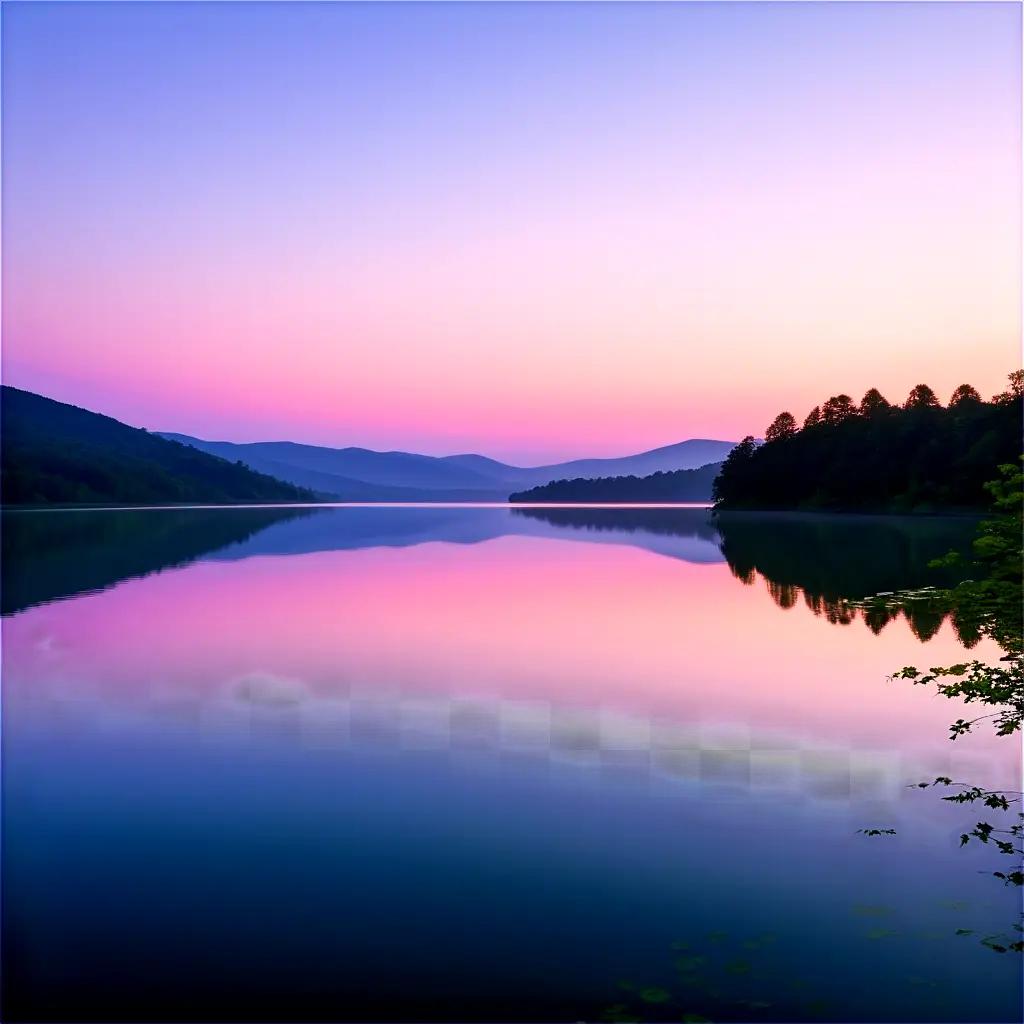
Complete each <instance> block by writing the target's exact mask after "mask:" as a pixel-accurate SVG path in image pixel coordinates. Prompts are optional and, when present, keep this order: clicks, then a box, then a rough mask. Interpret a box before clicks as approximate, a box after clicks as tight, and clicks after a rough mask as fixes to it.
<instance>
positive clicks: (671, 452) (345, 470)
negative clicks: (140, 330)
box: [160, 433, 734, 501]
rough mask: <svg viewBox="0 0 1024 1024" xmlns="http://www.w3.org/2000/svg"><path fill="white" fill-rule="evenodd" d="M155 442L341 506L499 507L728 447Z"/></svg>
mask: <svg viewBox="0 0 1024 1024" xmlns="http://www.w3.org/2000/svg"><path fill="white" fill-rule="evenodd" d="M160 436H161V437H165V438H168V439H169V440H174V441H178V442H179V443H181V444H187V445H191V446H192V447H194V448H198V449H199V450H200V451H204V452H207V453H209V454H211V455H217V456H219V457H220V458H223V459H228V460H229V461H231V462H235V461H239V462H242V463H243V464H245V465H247V466H249V467H251V468H252V469H254V470H257V471H259V472H262V473H267V474H270V475H271V476H275V477H277V478H279V479H281V480H287V481H289V482H290V483H293V484H296V485H298V486H302V487H309V488H310V489H312V490H314V491H317V492H318V493H320V494H322V495H324V496H330V497H333V498H335V499H337V500H341V501H505V500H506V499H507V498H508V495H509V492H510V491H513V490H520V489H528V488H531V487H537V486H543V485H545V484H548V483H551V482H552V481H554V480H561V479H566V478H585V479H595V478H597V477H610V476H638V475H639V476H649V475H651V474H652V473H656V472H674V471H677V470H682V469H698V468H700V467H702V466H706V465H709V464H710V463H717V462H721V461H722V460H723V459H724V458H725V457H726V455H728V453H729V452H730V451H731V450H732V448H733V446H734V445H733V442H731V441H716V440H709V439H704V438H699V439H693V440H688V441H682V442H679V443H678V444H673V445H666V446H664V447H662V448H655V449H652V450H651V451H647V452H640V453H639V454H637V455H627V456H622V457H619V458H605V459H575V460H572V461H570V462H562V463H554V464H552V465H545V466H513V465H509V464H507V463H504V462H500V461H498V460H497V459H491V458H488V457H487V456H484V455H475V454H466V455H446V456H432V455H417V454H414V453H411V452H399V451H391V452H377V451H371V450H370V449H367V448H355V447H349V448H328V447H323V446H319V445H307V444H297V443H295V442H292V441H257V442H250V443H243V444H238V443H234V442H231V441H206V440H203V439H201V438H196V437H190V436H189V435H186V434H172V433H163V434H161V435H160Z"/></svg>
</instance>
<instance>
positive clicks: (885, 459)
mask: <svg viewBox="0 0 1024 1024" xmlns="http://www.w3.org/2000/svg"><path fill="white" fill-rule="evenodd" d="M1022 396H1024V371H1020V370H1017V371H1015V372H1014V373H1012V374H1010V383H1009V387H1008V389H1007V390H1006V391H1004V392H1002V393H1001V394H998V395H995V396H993V398H992V399H991V400H990V401H987V402H986V401H984V400H983V399H982V398H981V396H980V395H979V394H978V392H977V391H976V390H975V389H974V388H972V387H971V386H970V385H967V384H962V385H961V386H960V387H958V388H957V389H956V390H955V391H954V392H953V394H952V396H951V398H950V400H949V403H948V404H947V405H946V406H942V405H941V404H940V402H939V400H938V398H937V397H936V395H935V392H934V391H933V390H932V389H931V388H930V387H928V385H927V384H919V385H917V387H915V388H914V389H913V390H912V391H911V392H910V395H909V396H908V397H907V399H906V401H905V402H904V403H903V404H902V405H892V404H890V403H889V402H888V401H887V400H886V399H885V398H884V397H883V396H882V394H881V393H880V392H879V391H878V390H877V389H876V388H871V389H870V390H869V391H868V392H867V393H866V394H865V395H864V397H863V398H862V399H861V401H860V403H859V404H858V403H855V402H854V401H853V399H852V398H851V397H850V396H849V395H835V396H833V397H832V398H830V399H829V400H828V401H827V402H825V403H824V404H823V405H821V406H815V407H814V408H813V409H812V410H811V411H810V413H809V414H808V415H807V417H806V418H805V419H804V421H803V425H802V426H799V425H798V423H797V420H796V417H794V416H793V414H792V413H789V412H781V413H779V415H778V416H776V417H775V419H774V420H773V421H772V423H771V425H770V426H769V427H768V429H767V430H766V431H765V439H764V442H763V443H759V442H758V441H757V440H756V439H755V438H753V437H746V438H744V439H743V441H741V442H740V443H739V444H738V445H737V446H736V447H735V448H734V449H733V450H732V451H731V452H730V453H729V456H728V458H727V459H726V460H725V462H724V463H723V464H722V470H721V473H720V474H719V476H718V478H717V479H716V480H715V482H714V499H715V508H716V509H794V508H796V509H822V510H849V511H890V512H927V511H932V510H937V509H963V510H974V509H983V508H986V507H987V506H988V504H989V501H990V496H989V495H988V493H987V492H986V490H985V484H986V482H987V481H989V480H991V479H992V477H993V476H994V475H995V471H996V467H997V466H999V465H1001V464H1004V463H1013V462H1014V461H1015V460H1016V459H1017V457H1018V456H1019V454H1020V451H1021V407H1022V401H1021V400H1022Z"/></svg>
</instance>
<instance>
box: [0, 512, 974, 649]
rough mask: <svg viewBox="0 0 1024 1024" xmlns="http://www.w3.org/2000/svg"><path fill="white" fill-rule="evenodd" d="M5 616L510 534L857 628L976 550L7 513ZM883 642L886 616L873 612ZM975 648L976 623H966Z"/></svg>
mask: <svg viewBox="0 0 1024 1024" xmlns="http://www.w3.org/2000/svg"><path fill="white" fill-rule="evenodd" d="M2 527H3V528H2V545H3V592H2V594H3V596H2V610H3V613H4V614H10V613H12V612H16V611H19V610H21V609H23V608H27V607H31V606H32V605H34V604H40V603H45V602H47V601H51V600H58V599H60V598H63V597H67V596H70V595H74V594H78V593H83V592H88V591H93V590H102V589H105V588H106V587H109V586H113V585H114V584H116V583H118V582H119V581H121V580H124V579H130V578H133V577H139V576H145V575H148V574H149V573H152V572H159V571H161V570H163V569H166V568H171V567H175V566H182V565H186V564H188V563H189V562H193V561H202V560H225V561H227V560H241V559H246V558H252V557H258V556H270V555H276V556H282V555H299V554H311V553H314V552H323V551H346V550H348V551H350V550H359V549H364V548H378V547H408V546H415V545H419V544H426V543H448V544H479V543H485V542H488V541H493V540H495V539H497V538H499V537H505V536H534V537H548V538H558V539H565V540H577V541H583V542H586V543H609V544H624V545H629V546H632V547H638V548H642V549H643V550H645V551H649V552H651V553H653V554H658V555H662V556H665V557H669V558H676V559H679V560H681V561H685V562H690V563H694V564H709V563H715V562H721V561H723V560H725V561H727V562H728V564H729V568H730V570H731V571H732V574H733V576H735V577H736V578H737V579H738V580H740V581H741V582H743V583H744V584H748V585H752V584H754V583H756V582H757V580H758V579H759V578H760V579H763V580H764V582H765V584H766V588H767V591H768V593H769V594H770V595H771V597H772V599H773V600H774V601H775V603H776V604H777V605H778V606H779V607H780V608H783V609H787V608H791V607H793V605H795V604H796V603H797V601H799V600H801V599H802V600H803V601H804V602H805V603H806V605H807V607H809V608H810V609H812V610H813V611H814V612H815V614H817V615H822V616H824V617H825V618H827V619H828V621H830V622H833V623H836V624H841V625H845V624H849V623H850V622H852V621H854V620H856V619H857V618H858V617H859V616H860V613H858V612H857V611H856V610H855V609H853V608H851V607H850V606H849V603H848V602H849V601H850V600H856V599H860V598H863V597H867V596H869V595H872V594H875V593H878V592H880V591H885V590H896V589H899V588H905V587H918V586H924V585H931V586H943V585H946V584H947V583H953V582H956V580H957V579H958V578H960V577H959V576H958V575H957V574H956V572H954V571H953V570H948V569H947V570H935V569H931V568H929V567H928V563H929V561H931V560H932V559H934V558H937V557H939V556H941V555H944V554H945V553H946V552H947V551H949V550H951V549H955V550H960V551H967V550H969V548H970V542H971V538H972V536H973V530H974V521H973V520H971V519H969V518H938V517H936V518H922V517H918V518H913V517H896V516H891V517H886V516H876V517H872V516H823V515H819V516H815V515H806V514H782V513H772V514H765V515H761V514H757V513H731V514H727V515H721V516H717V517H712V515H711V514H710V512H709V510H707V509H704V508H678V509H637V508H632V509H613V508H513V509H506V508H473V509H465V508H452V507H434V508H411V507H401V506H394V507H388V508H365V507H358V506H348V507H341V508H339V507H330V506H322V507H312V508H294V507H276V508H236V509H122V510H116V511H102V510H88V511H73V510H72V511H62V512H23V511H17V512H5V513H3V519H2ZM860 617H863V619H864V621H865V622H866V624H867V625H868V626H869V628H870V629H871V630H872V631H873V632H875V633H878V632H879V631H880V630H881V629H882V628H883V627H884V626H885V625H886V623H887V622H888V621H889V614H888V613H887V612H885V611H884V610H872V611H871V612H870V613H867V614H864V615H863V616H860ZM944 619H945V613H944V611H943V610H941V609H939V608H937V607H935V606H934V605H929V604H927V603H925V602H922V603H921V604H920V605H919V606H918V607H917V608H915V610H914V612H913V613H911V614H910V615H909V617H908V621H909V622H910V624H911V627H912V629H913V631H914V633H915V635H916V636H917V637H918V638H919V639H921V640H927V639H929V638H930V637H931V636H933V635H934V634H935V633H936V632H937V630H938V629H939V627H940V626H941V624H942V622H943V621H944ZM955 625H956V626H957V628H958V630H959V631H960V637H961V640H962V641H964V642H965V643H968V644H970V643H972V642H973V640H974V637H973V636H972V635H971V634H970V632H969V630H968V629H967V628H966V627H961V626H960V624H955Z"/></svg>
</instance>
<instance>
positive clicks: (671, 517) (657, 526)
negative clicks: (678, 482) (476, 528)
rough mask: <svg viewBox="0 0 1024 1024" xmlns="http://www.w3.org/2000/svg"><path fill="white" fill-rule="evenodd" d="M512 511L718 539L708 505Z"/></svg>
mask: <svg viewBox="0 0 1024 1024" xmlns="http://www.w3.org/2000/svg"><path fill="white" fill-rule="evenodd" d="M512 515H514V516H523V517H524V518H527V519H537V520H540V521H541V522H545V523H550V524H551V525H552V526H566V527H570V528H572V529H576V530H593V531H595V532H603V531H608V530H618V531H622V532H624V533H651V534H657V535H658V536H671V537H698V538H700V539H701V540H709V541H717V540H718V530H717V529H716V528H715V525H714V523H713V522H712V521H711V514H710V512H709V511H708V509H706V508H672V509H668V508H513V509H512Z"/></svg>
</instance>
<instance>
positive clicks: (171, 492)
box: [0, 386, 314, 505]
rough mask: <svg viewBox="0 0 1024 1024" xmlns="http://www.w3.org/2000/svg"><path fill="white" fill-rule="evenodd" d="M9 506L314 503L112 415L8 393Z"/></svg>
mask: <svg viewBox="0 0 1024 1024" xmlns="http://www.w3.org/2000/svg"><path fill="white" fill-rule="evenodd" d="M0 399H2V401H0V419H2V427H3V433H2V460H0V461H2V467H0V469H2V477H3V485H2V491H0V496H2V499H3V503H4V504H5V505H36V504H39V505H44V504H53V503H67V504H75V503H78V504H89V503H92V504H97V503H103V502H111V501H114V502H125V503H130V504H140V505H141V504H147V503H187V502H222V501H223V502H261V501H275V502H277V501H285V502H289V501H309V500H312V499H313V497H314V495H313V493H312V492H311V491H308V490H306V489H305V488H303V487H296V486H294V485H293V484H289V483H284V482H283V481H281V480H277V479H275V478H274V477H271V476H267V475H265V474H263V473H256V472H254V471H253V470H251V469H249V468H248V467H246V466H243V465H242V464H241V463H240V462H228V461H227V460H225V459H220V458H218V457H217V456H215V455H208V454H206V453H205V452H201V451H198V450H197V449H195V448H190V447H188V446H187V445H183V444H178V443H177V442H176V441H168V440H165V439H164V438H162V437H158V436H156V435H155V434H150V433H148V432H147V431H145V430H141V429H137V428H135V427H129V426H126V425H125V424H124V423H120V422H119V421H118V420H115V419H111V418H110V417H109V416H101V415H99V414H98V413H94V412H89V411H87V410H85V409H80V408H78V407H77V406H74V405H65V404H64V403H63V402H55V401H53V400H52V399H49V398H44V397H42V396H41V395H34V394H32V393H31V392H30V391H21V390H19V389H18V388H12V387H6V386H5V387H3V388H2V389H0Z"/></svg>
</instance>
